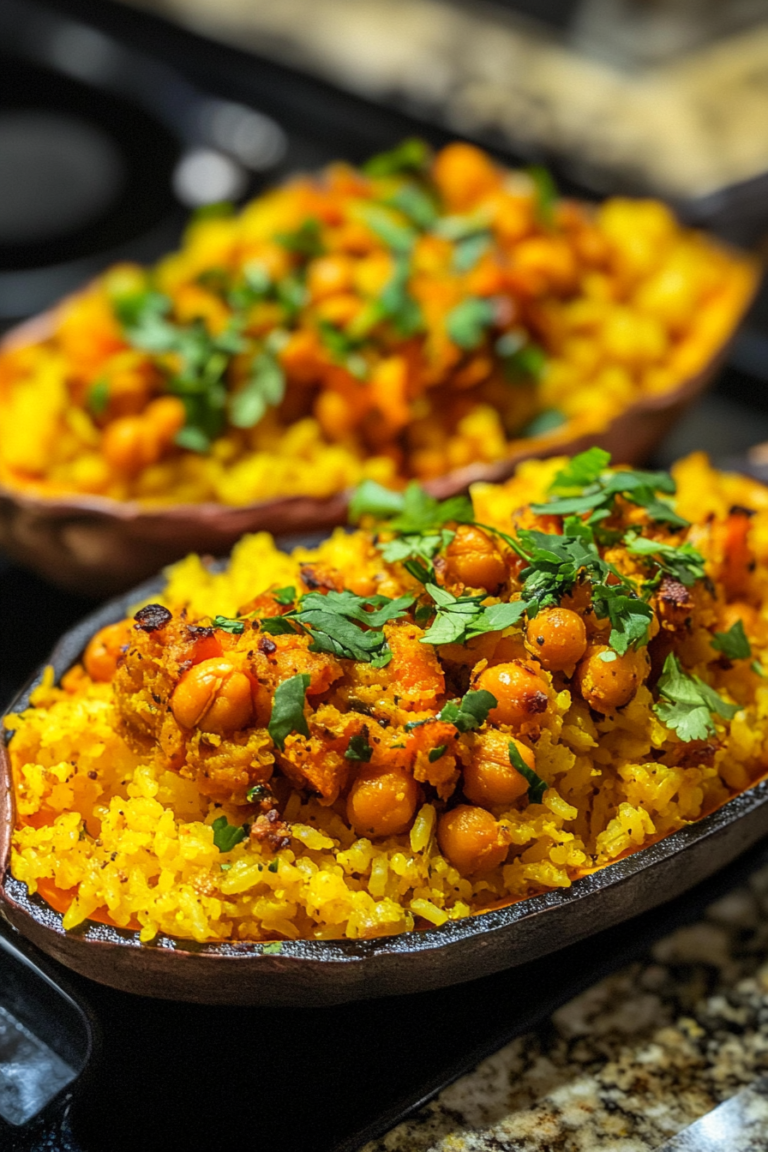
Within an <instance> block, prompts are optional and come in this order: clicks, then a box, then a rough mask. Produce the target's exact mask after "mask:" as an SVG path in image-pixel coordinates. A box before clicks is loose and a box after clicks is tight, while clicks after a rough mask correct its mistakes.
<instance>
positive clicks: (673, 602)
mask: <svg viewBox="0 0 768 1152" xmlns="http://www.w3.org/2000/svg"><path fill="white" fill-rule="evenodd" d="M656 603H657V608H658V614H659V619H660V621H661V624H662V626H663V627H665V628H671V629H677V628H682V627H684V626H685V624H686V622H687V621H688V620H689V619H690V616H691V612H692V611H693V608H694V603H693V597H692V596H691V590H690V588H686V586H685V584H681V583H680V581H679V580H676V579H675V578H674V576H670V575H668V574H667V575H665V576H664V577H663V578H662V581H661V585H660V587H659V590H658V592H657V594H656Z"/></svg>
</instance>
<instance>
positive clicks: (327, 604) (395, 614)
mask: <svg viewBox="0 0 768 1152" xmlns="http://www.w3.org/2000/svg"><path fill="white" fill-rule="evenodd" d="M414 599H415V597H414V596H399V597H397V599H394V600H392V599H390V598H389V597H387V596H369V597H368V598H365V597H362V596H356V595H355V593H354V592H349V591H346V590H345V591H343V592H333V591H332V592H327V593H326V594H325V595H323V594H321V593H319V592H309V593H308V594H307V595H306V596H303V597H302V600H301V603H300V605H299V607H298V608H297V609H295V610H294V611H292V612H287V613H286V614H285V615H284V616H281V617H277V618H275V617H271V618H270V617H267V618H265V619H264V620H262V621H261V627H262V629H263V630H264V631H276V629H273V627H272V625H273V624H274V621H275V619H278V620H279V621H280V626H281V627H280V630H281V631H282V630H287V629H290V630H291V631H293V630H294V628H293V625H294V624H295V625H297V626H298V627H299V628H300V629H301V630H302V631H308V632H309V634H310V636H311V637H312V643H311V644H310V649H311V651H313V652H329V653H330V654H331V655H333V656H338V657H339V658H341V659H346V660H359V661H363V662H366V663H374V661H375V666H376V667H379V668H381V667H383V666H384V665H385V664H386V663H388V662H389V660H390V659H391V652H389V649H388V648H387V642H386V637H385V636H384V633H383V632H381V631H380V629H381V627H382V625H383V624H386V623H387V621H389V620H397V619H399V618H400V617H402V616H404V615H405V613H406V612H407V610H408V609H409V608H410V607H411V605H412V604H413V602H414ZM361 624H363V625H365V626H366V628H367V629H368V631H363V629H362V628H361V627H360V625H361Z"/></svg>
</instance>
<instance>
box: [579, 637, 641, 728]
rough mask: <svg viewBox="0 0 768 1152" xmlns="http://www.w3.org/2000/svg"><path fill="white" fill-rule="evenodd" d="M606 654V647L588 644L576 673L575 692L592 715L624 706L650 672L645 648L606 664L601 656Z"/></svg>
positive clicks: (605, 645)
mask: <svg viewBox="0 0 768 1152" xmlns="http://www.w3.org/2000/svg"><path fill="white" fill-rule="evenodd" d="M610 651H611V649H610V648H609V647H608V645H607V644H591V645H590V646H589V648H588V649H587V653H586V655H585V657H584V659H583V660H582V661H581V663H580V664H579V666H578V667H577V669H576V675H575V681H576V684H577V686H578V689H579V691H580V692H581V694H582V696H583V697H584V699H585V700H586V702H587V704H589V706H590V708H594V709H595V711H596V712H610V711H611V710H612V709H613V708H621V707H622V705H624V704H628V703H629V701H630V700H631V699H632V697H633V696H634V694H635V692H637V689H638V688H639V687H640V685H641V684H642V682H643V681H644V680H645V678H646V676H647V675H648V672H649V670H650V660H649V658H648V649H647V648H639V649H638V650H637V651H634V650H633V649H631V648H630V650H629V651H628V652H625V653H624V655H623V656H616V658H615V659H614V660H610V661H607V662H606V661H605V660H603V659H602V655H603V653H604V652H610ZM614 655H615V654H614Z"/></svg>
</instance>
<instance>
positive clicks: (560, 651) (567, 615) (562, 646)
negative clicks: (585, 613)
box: [526, 608, 587, 672]
mask: <svg viewBox="0 0 768 1152" xmlns="http://www.w3.org/2000/svg"><path fill="white" fill-rule="evenodd" d="M526 639H527V641H528V647H529V648H530V650H531V652H532V653H533V654H534V655H535V657H536V659H537V660H538V661H539V663H540V664H541V665H542V667H544V668H546V669H547V671H548V672H562V671H563V669H564V668H569V667H571V666H572V665H574V664H578V662H579V660H581V658H582V656H583V655H584V653H585V652H586V650H587V629H586V625H585V624H584V621H583V620H582V618H581V616H579V615H578V613H577V612H571V611H570V609H568V608H545V609H544V610H543V611H542V612H539V614H538V616H536V617H535V619H533V620H531V621H530V622H529V624H528V628H527V630H526Z"/></svg>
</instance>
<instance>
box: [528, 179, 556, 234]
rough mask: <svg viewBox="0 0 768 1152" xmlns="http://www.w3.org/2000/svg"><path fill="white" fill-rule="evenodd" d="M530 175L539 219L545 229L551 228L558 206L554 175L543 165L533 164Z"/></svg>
mask: <svg viewBox="0 0 768 1152" xmlns="http://www.w3.org/2000/svg"><path fill="white" fill-rule="evenodd" d="M528 175H529V176H530V178H531V180H532V181H533V186H534V189H535V192H536V216H537V219H538V221H539V223H540V224H541V225H542V226H543V227H544V228H551V227H552V226H553V224H554V222H555V207H556V206H557V185H556V184H555V182H554V180H553V179H552V173H551V172H550V171H549V169H548V168H544V167H543V166H542V165H541V164H533V165H532V166H531V167H530V168H529V169H528Z"/></svg>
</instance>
